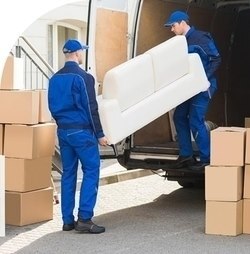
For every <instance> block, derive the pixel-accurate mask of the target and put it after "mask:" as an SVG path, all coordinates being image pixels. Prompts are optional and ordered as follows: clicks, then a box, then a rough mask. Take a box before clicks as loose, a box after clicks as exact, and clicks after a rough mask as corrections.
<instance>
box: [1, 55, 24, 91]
mask: <svg viewBox="0 0 250 254" xmlns="http://www.w3.org/2000/svg"><path fill="white" fill-rule="evenodd" d="M0 89H8V90H10V89H25V86H24V63H23V59H22V58H17V57H14V56H8V58H7V60H6V62H5V65H4V69H3V74H2V79H1V83H0Z"/></svg>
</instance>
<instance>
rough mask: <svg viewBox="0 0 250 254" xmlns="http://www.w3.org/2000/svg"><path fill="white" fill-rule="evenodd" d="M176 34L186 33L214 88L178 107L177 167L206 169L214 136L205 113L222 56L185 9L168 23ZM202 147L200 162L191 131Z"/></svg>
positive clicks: (176, 118)
mask: <svg viewBox="0 0 250 254" xmlns="http://www.w3.org/2000/svg"><path fill="white" fill-rule="evenodd" d="M164 25H165V26H166V27H171V31H172V32H173V33H175V34H176V35H185V36H186V39H187V44H188V52H189V53H198V54H199V56H200V58H201V61H202V64H203V67H204V69H205V72H206V75H207V78H208V81H209V82H210V87H209V88H208V90H207V91H205V92H201V93H199V94H197V95H195V96H194V97H192V98H191V99H189V100H187V101H185V102H184V103H182V104H180V105H179V106H177V107H176V109H175V112H174V123H175V127H176V131H177V137H178V143H179V149H180V153H179V157H178V159H177V161H176V162H175V163H174V165H173V168H182V167H189V168H190V169H193V170H202V169H204V167H205V166H206V165H208V164H209V163H210V136H209V133H208V130H207V128H206V125H205V115H206V113H207V110H208V106H209V103H210V100H211V98H212V96H213V94H214V92H215V91H216V89H217V83H216V78H215V71H216V70H217V69H218V67H219V65H220V62H221V58H220V55H219V52H218V50H217V48H216V46H215V44H214V41H213V39H212V37H211V35H210V34H209V33H207V32H203V31H198V30H196V29H195V28H194V27H190V25H189V16H188V15H187V13H185V12H183V11H174V12H173V13H172V14H171V15H170V17H169V19H168V20H167V21H166V23H165V24H164ZM190 130H191V131H192V134H193V137H194V139H195V142H196V144H197V146H198V149H199V155H200V161H199V162H196V161H195V159H194V157H193V148H192V142H191V132H190Z"/></svg>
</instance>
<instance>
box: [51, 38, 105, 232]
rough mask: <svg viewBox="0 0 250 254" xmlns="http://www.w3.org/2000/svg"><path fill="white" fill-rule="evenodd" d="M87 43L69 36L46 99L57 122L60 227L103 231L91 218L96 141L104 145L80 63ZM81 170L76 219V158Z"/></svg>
mask: <svg viewBox="0 0 250 254" xmlns="http://www.w3.org/2000/svg"><path fill="white" fill-rule="evenodd" d="M87 48H88V46H86V45H82V44H81V43H80V42H79V41H78V40H74V39H70V40H68V41H67V42H66V43H65V45H64V47H63V53H64V55H65V65H64V67H63V68H62V69H60V70H59V71H58V72H57V73H56V74H54V75H53V77H52V78H51V79H50V81H49V88H48V102H49V109H50V112H51V114H52V117H53V118H54V119H55V121H56V124H57V135H58V141H59V146H60V153H61V160H62V167H63V174H62V180H61V199H62V200H61V209H62V219H63V231H70V230H72V229H75V230H76V231H79V232H84V233H95V234H98V233H103V232H104V231H105V228H104V227H101V226H98V225H96V224H94V223H93V222H92V217H93V215H94V212H93V210H94V206H95V204H96V197H97V191H98V183H99V173H100V155H99V149H98V143H99V144H100V145H103V146H106V145H107V144H108V141H107V139H106V137H105V136H104V134H103V130H102V126H101V123H100V119H99V113H98V105H97V101H96V94H95V87H94V85H95V81H94V78H93V76H92V75H90V74H89V73H87V72H85V71H84V70H83V69H81V68H80V67H79V65H80V64H82V61H83V50H86V49H87ZM79 160H80V162H81V165H82V171H83V180H82V184H81V190H80V200H79V208H78V220H77V221H76V222H75V219H74V215H73V211H74V208H75V193H76V184H77V169H78V161H79Z"/></svg>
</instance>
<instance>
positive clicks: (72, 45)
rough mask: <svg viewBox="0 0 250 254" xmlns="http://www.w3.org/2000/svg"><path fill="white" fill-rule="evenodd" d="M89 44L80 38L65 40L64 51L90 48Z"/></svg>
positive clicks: (69, 51)
mask: <svg viewBox="0 0 250 254" xmlns="http://www.w3.org/2000/svg"><path fill="white" fill-rule="evenodd" d="M88 48H89V47H88V46H87V45H84V44H81V43H80V42H79V41H78V40H75V39H69V40H67V41H66V42H65V44H64V46H63V53H64V54H66V53H73V52H75V51H77V50H80V49H88Z"/></svg>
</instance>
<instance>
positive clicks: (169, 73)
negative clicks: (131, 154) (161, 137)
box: [98, 35, 209, 144]
mask: <svg viewBox="0 0 250 254" xmlns="http://www.w3.org/2000/svg"><path fill="white" fill-rule="evenodd" d="M208 85H209V82H208V80H207V77H206V74H205V71H204V69H203V66H202V63H201V60H200V57H199V55H197V54H188V51H187V43H186V39H185V37H184V36H181V35H180V36H174V37H173V38H171V39H169V40H167V41H165V42H163V43H161V44H160V45H157V46H156V47H154V48H152V49H150V50H149V51H147V52H145V53H144V54H142V55H139V56H136V57H135V58H133V59H131V60H129V61H127V62H125V63H123V64H121V65H119V66H117V67H115V68H113V69H111V70H109V71H108V72H107V73H106V75H105V77H104V81H103V93H102V95H100V96H98V104H99V113H100V119H101V123H102V126H103V130H104V133H105V135H106V136H107V138H108V139H109V142H110V144H116V143H118V142H120V141H122V140H123V139H124V138H126V137H128V136H129V135H131V134H133V133H134V132H136V131H137V130H139V129H140V128H142V127H144V126H145V125H147V124H149V123H150V122H152V121H154V120H155V119H157V118H158V117H160V116H161V115H163V114H165V113H166V112H168V111H170V110H171V109H173V108H175V107H176V106H177V105H179V104H181V103H182V102H184V101H186V100H188V99H189V98H191V97H192V96H194V95H196V94H198V93H199V92H201V91H205V90H206V89H207V88H208Z"/></svg>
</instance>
